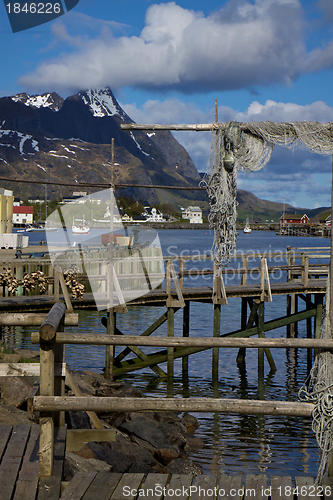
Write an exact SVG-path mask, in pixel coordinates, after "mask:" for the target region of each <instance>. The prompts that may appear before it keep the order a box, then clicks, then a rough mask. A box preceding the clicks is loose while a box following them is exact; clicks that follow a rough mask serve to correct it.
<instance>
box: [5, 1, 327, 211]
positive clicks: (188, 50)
mask: <svg viewBox="0 0 333 500" xmlns="http://www.w3.org/2000/svg"><path fill="white" fill-rule="evenodd" d="M0 14H1V15H0V42H1V47H2V50H1V55H0V63H1V79H0V96H8V95H13V94H15V93H18V92H27V93H29V94H37V93H43V92H52V91H55V92H58V94H60V95H61V96H62V97H67V96H69V95H71V94H74V93H76V92H77V91H79V90H84V89H87V88H98V87H105V86H109V87H110V88H111V89H112V91H113V92H114V94H115V96H116V98H117V99H118V101H119V102H120V104H121V105H122V107H123V108H124V109H125V111H126V112H127V113H128V114H129V115H130V116H131V117H132V118H133V120H135V121H136V122H138V123H209V122H213V121H214V102H215V98H217V99H218V106H219V120H220V121H229V120H235V121H240V122H248V121H261V120H271V121H277V122H283V121H303V120H310V121H318V122H331V121H332V122H333V95H332V94H333V93H332V65H333V2H332V0H319V1H310V0H309V1H298V0H227V1H224V0H206V1H201V0H191V1H190V0H178V1H175V2H161V1H160V2H152V1H150V0H80V1H79V3H78V5H77V6H76V7H75V8H74V9H73V10H72V11H70V12H68V13H67V14H65V15H64V16H62V17H60V18H58V19H57V20H55V21H52V22H50V23H47V24H44V25H41V26H39V27H36V28H32V29H30V30H27V31H24V32H19V33H15V34H13V33H12V32H11V28H10V24H9V21H8V19H7V16H6V10H5V7H4V5H3V4H1V5H0ZM175 136H176V137H177V139H178V140H179V142H181V143H182V144H183V145H184V146H185V147H186V149H187V150H188V152H189V153H190V155H191V157H192V159H193V161H194V162H195V164H196V166H197V168H198V170H200V171H204V170H205V168H206V166H207V163H208V159H209V150H210V146H209V145H210V134H209V133H207V132H204V133H200V134H199V133H188V132H178V133H177V134H175ZM331 175H332V159H331V157H330V156H318V155H315V154H312V153H309V152H308V151H306V150H304V149H300V148H299V149H295V150H293V151H290V150H285V149H283V148H276V149H275V151H274V153H273V156H272V158H271V161H270V163H269V164H268V165H267V166H266V167H265V168H264V169H262V170H261V171H259V172H253V173H240V174H239V177H238V187H239V188H241V189H247V190H249V191H252V192H253V193H254V194H256V195H257V196H258V197H260V198H264V199H268V200H272V201H281V202H282V201H283V199H284V198H285V201H286V203H290V204H292V205H294V206H301V207H304V208H313V207H317V206H329V205H330V196H331V187H330V186H331Z"/></svg>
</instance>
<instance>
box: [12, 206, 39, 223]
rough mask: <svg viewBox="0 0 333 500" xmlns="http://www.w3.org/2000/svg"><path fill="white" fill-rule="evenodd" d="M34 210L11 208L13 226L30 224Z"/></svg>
mask: <svg viewBox="0 0 333 500" xmlns="http://www.w3.org/2000/svg"><path fill="white" fill-rule="evenodd" d="M33 217H34V208H33V207H25V206H23V205H20V206H15V207H13V224H32V223H33Z"/></svg>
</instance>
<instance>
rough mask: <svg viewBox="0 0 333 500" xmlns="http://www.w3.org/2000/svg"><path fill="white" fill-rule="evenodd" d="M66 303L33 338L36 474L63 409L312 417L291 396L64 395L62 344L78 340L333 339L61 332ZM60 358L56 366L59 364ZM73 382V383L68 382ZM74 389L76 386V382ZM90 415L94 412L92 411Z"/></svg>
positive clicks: (250, 342)
mask: <svg viewBox="0 0 333 500" xmlns="http://www.w3.org/2000/svg"><path fill="white" fill-rule="evenodd" d="M64 313H65V305H64V304H61V303H57V304H55V305H54V306H53V307H52V309H51V311H50V312H49V314H48V315H47V318H46V320H45V321H44V323H43V325H42V326H41V327H40V329H39V332H38V333H34V334H32V339H31V340H32V342H33V343H40V347H41V351H40V352H41V356H40V395H39V396H35V397H34V398H33V408H34V410H35V411H39V412H40V469H39V471H40V475H41V476H49V475H51V474H52V467H53V465H52V464H53V454H54V426H55V425H60V424H61V422H62V419H63V416H62V414H61V412H64V411H87V412H120V411H128V412H130V411H178V412H179V411H186V412H222V413H243V414H260V415H287V416H299V417H311V415H312V411H313V409H314V405H313V404H311V403H299V402H289V401H275V400H274V401H263V400H240V399H225V398H222V399H211V398H189V399H182V398H170V397H166V398H151V397H147V398H131V397H128V398H127V397H126V398H122V397H103V398H101V397H94V396H89V397H86V396H83V395H82V394H81V393H78V392H75V391H74V393H75V394H76V395H75V396H70V397H68V396H65V395H64V376H65V374H64V370H63V366H64V364H63V362H64V358H63V355H64V350H63V347H64V345H65V344H80V345H83V344H84V345H106V346H111V345H112V346H114V345H123V346H128V345H133V346H163V347H166V348H171V349H173V348H175V347H180V346H182V347H184V346H186V347H200V348H204V349H209V348H226V347H228V348H230V347H233V348H256V349H263V348H264V349H267V348H283V349H286V348H307V349H313V348H315V349H319V348H322V349H332V348H333V340H326V339H325V340H324V339H309V338H307V339H298V338H286V339H283V338H275V339H267V338H256V339H250V338H225V337H218V338H156V337H155V338H151V337H142V336H132V335H131V336H125V335H124V336H118V335H102V334H76V333H69V334H67V333H65V332H64V321H63V320H64ZM59 363H60V368H61V369H60V370H59ZM72 387H73V386H72ZM74 389H75V387H74ZM93 415H94V413H93Z"/></svg>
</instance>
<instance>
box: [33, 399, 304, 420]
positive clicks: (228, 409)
mask: <svg viewBox="0 0 333 500" xmlns="http://www.w3.org/2000/svg"><path fill="white" fill-rule="evenodd" d="M34 409H35V410H37V411H55V410H57V411H62V410H65V411H86V410H87V409H88V410H91V411H100V412H104V411H112V412H122V411H128V412H131V411H180V412H183V411H189V412H223V413H245V414H249V415H288V416H302V417H311V415H312V411H313V410H314V405H313V404H312V403H298V402H290V401H260V400H252V399H251V400H249V399H247V400H244V399H212V398H188V399H180V398H130V397H129V398H121V397H104V398H99V397H97V396H86V397H81V398H77V397H75V396H66V397H60V396H53V397H51V396H49V397H46V396H44V397H43V396H36V397H35V398H34Z"/></svg>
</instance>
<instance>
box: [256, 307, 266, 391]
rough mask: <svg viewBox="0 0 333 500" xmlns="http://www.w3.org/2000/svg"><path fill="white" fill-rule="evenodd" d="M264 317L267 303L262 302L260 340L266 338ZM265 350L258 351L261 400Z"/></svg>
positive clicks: (259, 310)
mask: <svg viewBox="0 0 333 500" xmlns="http://www.w3.org/2000/svg"><path fill="white" fill-rule="evenodd" d="M264 315H265V302H263V301H260V304H259V308H258V329H259V332H258V338H263V337H265V335H264V321H265V319H264ZM264 363H265V359H264V349H263V348H259V349H258V396H259V399H263V397H264V394H263V393H264V387H263V384H264V366H265V365H264Z"/></svg>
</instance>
